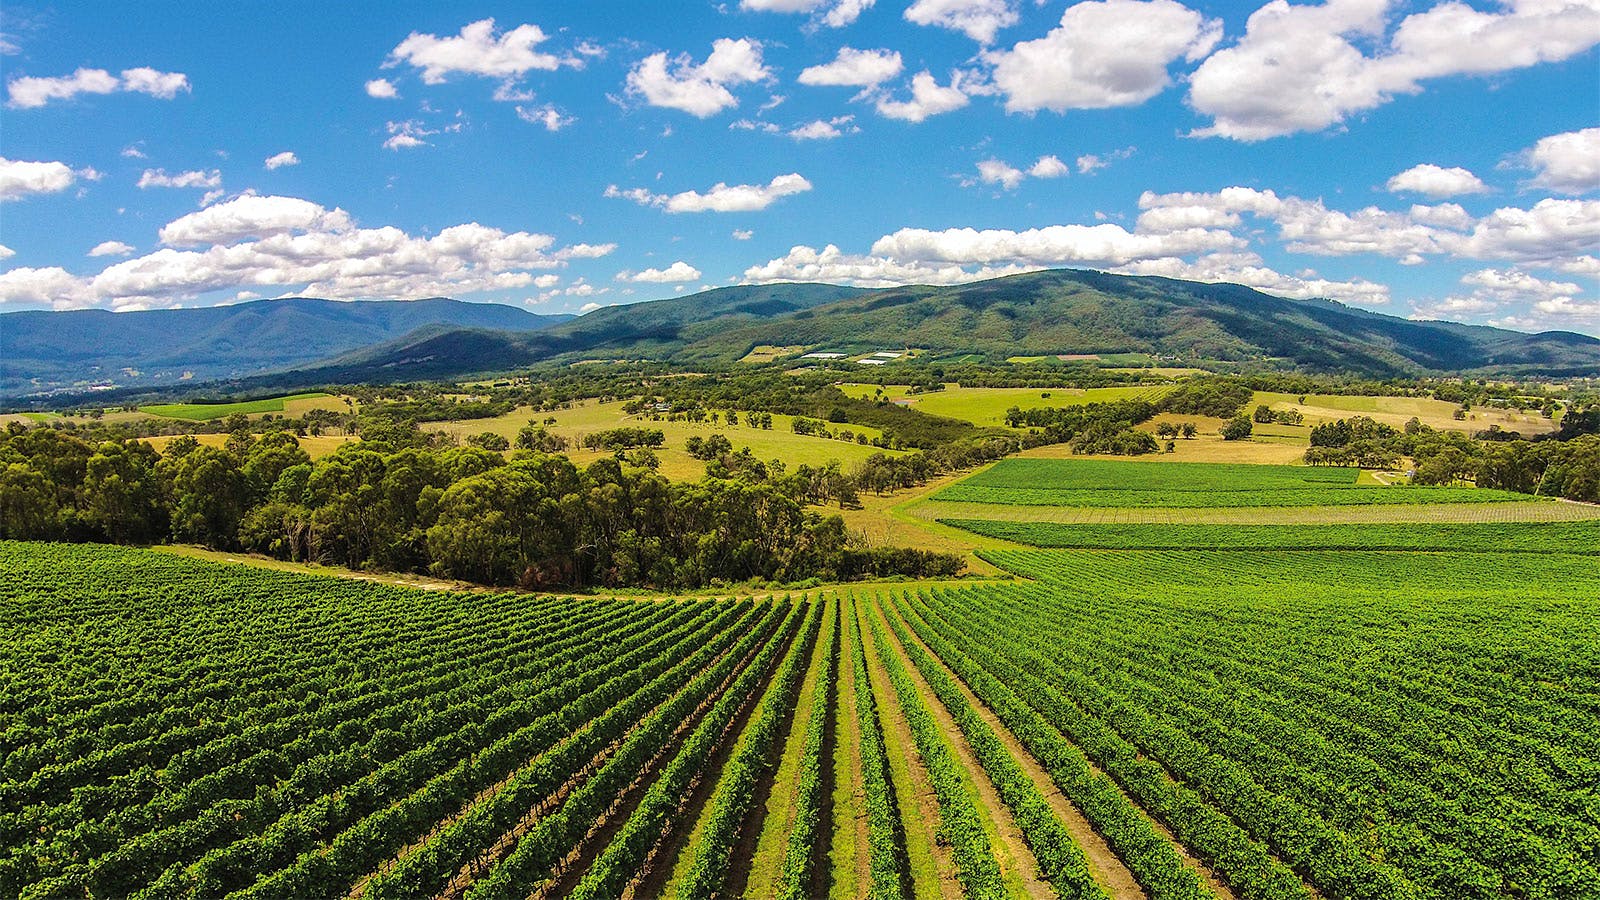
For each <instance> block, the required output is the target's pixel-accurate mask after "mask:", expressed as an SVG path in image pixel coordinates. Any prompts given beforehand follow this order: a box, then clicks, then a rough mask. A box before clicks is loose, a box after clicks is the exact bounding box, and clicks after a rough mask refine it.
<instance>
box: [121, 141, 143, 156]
mask: <svg viewBox="0 0 1600 900" xmlns="http://www.w3.org/2000/svg"><path fill="white" fill-rule="evenodd" d="M140 143H143V141H141V142H140ZM122 156H123V158H124V159H144V151H143V150H141V149H139V144H129V145H128V146H126V147H123V148H122Z"/></svg>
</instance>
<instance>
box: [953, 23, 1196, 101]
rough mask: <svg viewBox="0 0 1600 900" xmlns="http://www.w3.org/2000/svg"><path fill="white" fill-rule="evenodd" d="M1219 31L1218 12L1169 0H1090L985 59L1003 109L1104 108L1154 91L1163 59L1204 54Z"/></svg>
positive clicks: (1162, 78) (1163, 75) (1164, 78)
mask: <svg viewBox="0 0 1600 900" xmlns="http://www.w3.org/2000/svg"><path fill="white" fill-rule="evenodd" d="M1221 36H1222V23H1221V21H1220V20H1216V19H1207V18H1205V17H1204V16H1202V15H1201V14H1200V13H1198V12H1195V11H1194V10H1192V9H1189V8H1188V7H1186V6H1184V5H1183V4H1181V3H1177V2H1175V0H1094V2H1088V3H1078V4H1075V5H1073V6H1069V7H1067V10H1066V12H1065V13H1063V14H1062V16H1061V25H1060V26H1059V27H1057V28H1055V29H1053V30H1052V31H1051V32H1050V33H1049V34H1047V35H1045V36H1044V37H1042V38H1039V39H1037V40H1032V41H1023V42H1021V43H1019V44H1017V45H1016V46H1014V47H1012V48H1011V49H1010V50H997V51H991V52H989V53H986V54H984V59H985V61H987V62H988V63H989V64H991V65H992V66H993V67H994V84H995V87H997V88H998V89H999V90H1000V91H1001V92H1002V93H1004V94H1005V97H1006V102H1005V106H1006V110H1007V111H1008V112H1036V111H1038V110H1041V109H1048V110H1052V111H1054V112H1064V111H1066V110H1069V109H1106V108H1109V107H1116V106H1133V105H1136V104H1139V103H1143V102H1144V101H1146V100H1149V99H1150V98H1151V97H1154V96H1155V95H1157V94H1159V93H1161V91H1163V90H1165V89H1166V87H1167V85H1169V84H1170V83H1171V78H1170V77H1169V76H1168V74H1167V67H1168V66H1170V65H1171V64H1172V63H1173V62H1175V61H1177V60H1178V59H1183V58H1187V59H1189V60H1190V61H1194V60H1198V59H1200V58H1202V57H1204V56H1205V55H1206V54H1207V53H1209V52H1211V48H1212V47H1213V46H1215V45H1216V43H1217V40H1218V38H1220V37H1221Z"/></svg>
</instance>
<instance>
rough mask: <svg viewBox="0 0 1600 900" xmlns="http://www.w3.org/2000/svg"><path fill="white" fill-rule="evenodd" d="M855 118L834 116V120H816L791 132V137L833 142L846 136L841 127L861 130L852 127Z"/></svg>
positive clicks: (799, 139) (801, 139)
mask: <svg viewBox="0 0 1600 900" xmlns="http://www.w3.org/2000/svg"><path fill="white" fill-rule="evenodd" d="M853 121H855V116H834V117H833V118H832V119H826V120H824V119H816V120H814V121H811V122H807V123H805V124H804V125H799V126H796V127H794V128H791V129H790V130H789V137H792V138H794V139H795V140H797V141H831V140H833V139H834V138H836V137H840V136H841V135H843V134H844V131H842V130H841V129H840V126H846V127H848V128H849V130H850V131H860V130H861V129H859V128H856V127H854V126H851V125H850V123H851V122H853Z"/></svg>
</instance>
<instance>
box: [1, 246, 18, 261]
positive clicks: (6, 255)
mask: <svg viewBox="0 0 1600 900" xmlns="http://www.w3.org/2000/svg"><path fill="white" fill-rule="evenodd" d="M16 255H17V251H15V250H13V249H11V248H10V247H7V246H6V245H5V244H0V259H10V258H11V257H13V256H16Z"/></svg>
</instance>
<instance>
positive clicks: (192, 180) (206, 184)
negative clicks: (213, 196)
mask: <svg viewBox="0 0 1600 900" xmlns="http://www.w3.org/2000/svg"><path fill="white" fill-rule="evenodd" d="M221 185H222V172H221V170H219V169H211V170H210V171H202V170H200V169H194V170H191V171H188V172H178V173H175V174H172V175H168V174H167V170H166V169H145V170H144V174H142V175H140V176H139V184H138V187H139V188H140V189H148V188H153V187H159V188H208V189H209V188H215V187H220V186H221Z"/></svg>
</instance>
